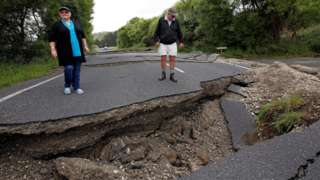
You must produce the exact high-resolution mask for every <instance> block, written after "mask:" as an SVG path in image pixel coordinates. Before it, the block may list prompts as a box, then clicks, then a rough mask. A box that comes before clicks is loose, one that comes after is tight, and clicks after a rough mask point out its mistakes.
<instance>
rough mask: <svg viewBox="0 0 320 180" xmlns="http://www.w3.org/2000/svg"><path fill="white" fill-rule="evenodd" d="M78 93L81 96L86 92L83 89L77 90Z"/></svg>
mask: <svg viewBox="0 0 320 180" xmlns="http://www.w3.org/2000/svg"><path fill="white" fill-rule="evenodd" d="M76 93H77V94H79V95H81V94H83V93H84V91H83V90H82V89H77V90H76Z"/></svg>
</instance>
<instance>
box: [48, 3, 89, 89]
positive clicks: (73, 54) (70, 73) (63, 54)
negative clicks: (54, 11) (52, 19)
mask: <svg viewBox="0 0 320 180" xmlns="http://www.w3.org/2000/svg"><path fill="white" fill-rule="evenodd" d="M71 15H72V14H71V10H70V8H68V7H66V6H64V7H61V8H59V17H60V20H59V21H57V22H56V23H55V24H54V25H53V27H52V29H51V31H50V32H49V43H50V49H51V56H52V57H53V58H58V60H59V65H60V66H64V77H65V84H64V94H66V95H69V94H71V86H72V87H73V90H74V91H75V92H76V93H77V94H83V93H84V91H83V90H82V89H81V88H80V69H81V63H83V62H85V61H86V60H85V54H84V51H86V52H89V48H88V45H87V41H86V36H85V34H84V32H83V30H82V28H81V26H80V24H79V23H78V22H76V21H73V20H72V18H71Z"/></svg>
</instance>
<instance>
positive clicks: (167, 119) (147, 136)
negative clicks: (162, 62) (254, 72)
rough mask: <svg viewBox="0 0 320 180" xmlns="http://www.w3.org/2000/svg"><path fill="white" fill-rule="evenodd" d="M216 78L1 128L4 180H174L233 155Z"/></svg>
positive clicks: (221, 84) (222, 86)
mask: <svg viewBox="0 0 320 180" xmlns="http://www.w3.org/2000/svg"><path fill="white" fill-rule="evenodd" d="M231 83H232V79H231V78H222V79H218V80H215V81H210V82H204V83H202V87H203V90H201V91H198V92H193V93H189V94H184V95H178V96H173V97H162V98H158V99H154V100H150V101H148V102H144V103H139V104H133V105H130V106H127V107H122V108H118V109H114V110H111V111H108V112H102V113H97V114H94V115H88V116H83V117H74V118H69V119H64V120H59V121H53V122H47V123H33V124H26V125H19V126H8V127H1V129H0V132H1V138H0V139H1V140H0V141H1V145H0V151H1V155H0V162H1V163H0V174H1V178H4V179H108V178H109V179H157V180H158V179H176V178H177V177H180V176H185V175H188V174H190V173H191V172H193V171H196V170H198V169H199V168H200V167H202V166H205V165H207V164H208V163H209V162H217V161H219V160H221V159H223V158H224V157H225V156H227V155H230V154H232V153H233V152H234V151H233V146H232V142H231V137H230V133H229V130H228V128H227V123H226V122H225V119H224V115H223V113H222V111H221V109H220V102H219V98H220V97H221V96H222V95H223V94H224V93H225V92H226V90H227V88H228V87H229V85H230V84H231Z"/></svg>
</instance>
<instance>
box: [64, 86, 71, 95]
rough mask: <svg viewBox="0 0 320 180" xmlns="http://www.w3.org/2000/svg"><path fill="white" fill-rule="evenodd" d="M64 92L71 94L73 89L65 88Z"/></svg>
mask: <svg viewBox="0 0 320 180" xmlns="http://www.w3.org/2000/svg"><path fill="white" fill-rule="evenodd" d="M63 92H64V94H65V95H70V94H71V89H70V88H64V91H63Z"/></svg>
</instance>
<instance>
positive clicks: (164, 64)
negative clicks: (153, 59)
mask: <svg viewBox="0 0 320 180" xmlns="http://www.w3.org/2000/svg"><path fill="white" fill-rule="evenodd" d="M159 54H160V56H161V60H160V61H161V62H160V63H161V77H160V78H159V81H163V80H165V79H166V68H167V55H166V54H167V50H166V46H165V45H164V44H160V47H159Z"/></svg>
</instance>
